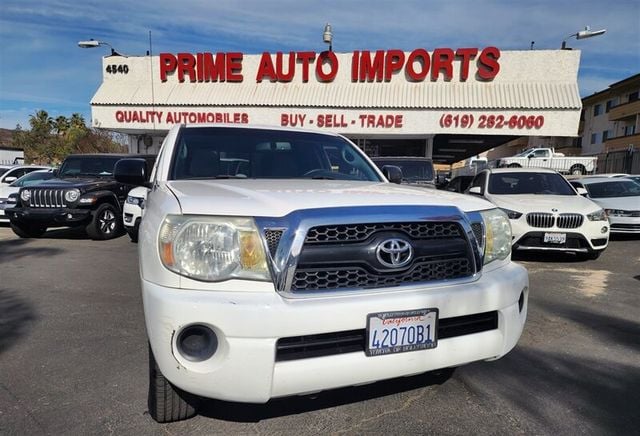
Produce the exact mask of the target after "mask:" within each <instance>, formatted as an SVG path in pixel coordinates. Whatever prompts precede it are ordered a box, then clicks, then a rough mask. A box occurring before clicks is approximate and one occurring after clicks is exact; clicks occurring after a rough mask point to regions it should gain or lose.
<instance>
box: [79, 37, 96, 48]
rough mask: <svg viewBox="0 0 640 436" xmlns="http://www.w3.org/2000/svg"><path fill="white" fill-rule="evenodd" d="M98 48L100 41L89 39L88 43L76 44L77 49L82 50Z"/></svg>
mask: <svg viewBox="0 0 640 436" xmlns="http://www.w3.org/2000/svg"><path fill="white" fill-rule="evenodd" d="M99 46H100V41H96V40H95V39H90V40H88V41H79V42H78V47H82V48H94V47H99Z"/></svg>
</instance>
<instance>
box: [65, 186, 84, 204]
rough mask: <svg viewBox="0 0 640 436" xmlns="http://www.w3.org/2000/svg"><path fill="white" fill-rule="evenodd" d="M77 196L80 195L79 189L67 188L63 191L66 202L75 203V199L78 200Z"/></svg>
mask: <svg viewBox="0 0 640 436" xmlns="http://www.w3.org/2000/svg"><path fill="white" fill-rule="evenodd" d="M79 197H80V190H79V189H69V190H68V191H67V192H65V193H64V199H65V200H66V201H67V203H75V202H76V201H78V198H79Z"/></svg>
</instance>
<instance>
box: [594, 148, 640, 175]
mask: <svg viewBox="0 0 640 436" xmlns="http://www.w3.org/2000/svg"><path fill="white" fill-rule="evenodd" d="M597 156H598V169H597V173H598V174H604V173H626V174H640V151H639V150H635V149H630V150H621V151H611V152H609V153H602V154H599V155H597Z"/></svg>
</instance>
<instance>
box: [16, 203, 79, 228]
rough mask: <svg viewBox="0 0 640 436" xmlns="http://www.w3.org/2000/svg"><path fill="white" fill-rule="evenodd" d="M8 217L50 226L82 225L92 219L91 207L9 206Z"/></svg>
mask: <svg viewBox="0 0 640 436" xmlns="http://www.w3.org/2000/svg"><path fill="white" fill-rule="evenodd" d="M5 214H6V216H7V218H8V219H9V220H11V221H19V222H25V223H33V224H40V225H48V226H55V225H58V226H74V225H81V224H83V223H85V222H87V221H89V220H90V219H91V210H90V209H67V208H55V209H48V208H43V209H36V208H26V207H24V208H20V207H16V208H7V209H5Z"/></svg>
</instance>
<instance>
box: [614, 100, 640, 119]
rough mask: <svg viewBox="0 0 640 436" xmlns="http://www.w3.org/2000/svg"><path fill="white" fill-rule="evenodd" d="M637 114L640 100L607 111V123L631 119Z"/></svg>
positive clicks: (639, 109) (639, 111)
mask: <svg viewBox="0 0 640 436" xmlns="http://www.w3.org/2000/svg"><path fill="white" fill-rule="evenodd" d="M638 114H640V100H634V101H630V102H629V103H624V104H619V105H618V106H614V107H612V108H611V109H609V121H618V120H624V119H625V118H633V117H635V116H636V115H638Z"/></svg>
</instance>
